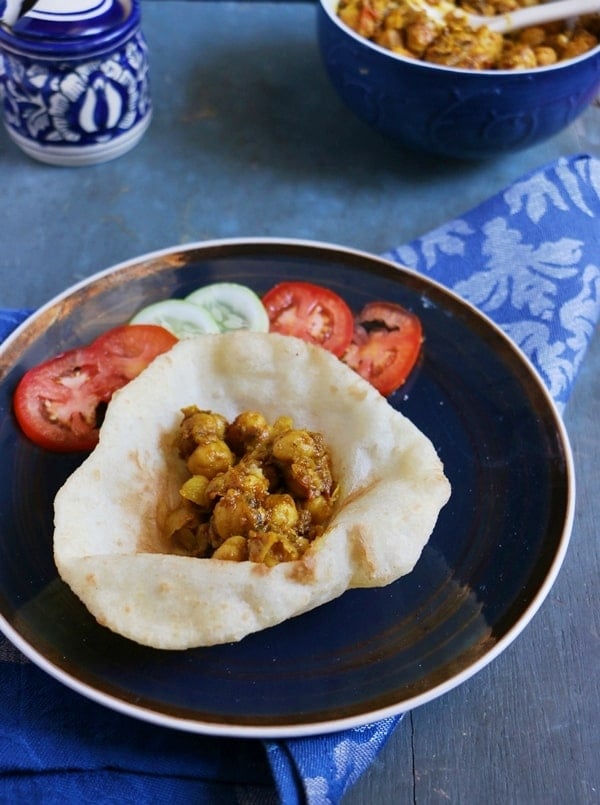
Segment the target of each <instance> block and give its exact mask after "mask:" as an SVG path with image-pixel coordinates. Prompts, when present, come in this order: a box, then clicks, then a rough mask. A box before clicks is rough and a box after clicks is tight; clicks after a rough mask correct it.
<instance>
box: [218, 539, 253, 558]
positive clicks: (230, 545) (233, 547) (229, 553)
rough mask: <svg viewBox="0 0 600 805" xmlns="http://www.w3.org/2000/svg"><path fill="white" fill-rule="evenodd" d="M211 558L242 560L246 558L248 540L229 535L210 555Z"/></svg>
mask: <svg viewBox="0 0 600 805" xmlns="http://www.w3.org/2000/svg"><path fill="white" fill-rule="evenodd" d="M212 558H213V559H224V560H226V561H228V562H244V561H245V560H246V559H247V558H248V541H247V540H246V539H245V537H239V536H238V537H229V539H226V540H225V542H224V543H223V544H222V545H219V547H218V548H217V550H216V551H215V552H214V553H213V555H212Z"/></svg>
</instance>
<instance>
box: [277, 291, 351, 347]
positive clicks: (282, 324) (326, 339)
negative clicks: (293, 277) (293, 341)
mask: <svg viewBox="0 0 600 805" xmlns="http://www.w3.org/2000/svg"><path fill="white" fill-rule="evenodd" d="M262 301H263V305H264V306H265V308H266V310H267V313H268V315H269V322H270V326H269V330H270V332H276V333H283V334H284V335H295V336H297V337H298V338H302V339H304V340H305V341H309V342H310V343H311V344H317V345H318V346H320V347H324V348H325V349H327V350H329V351H330V352H333V354H334V355H337V357H338V358H339V357H341V356H342V355H343V354H344V353H345V352H346V350H347V349H348V347H349V345H350V341H351V340H352V331H353V328H354V316H353V315H352V311H351V310H350V308H349V307H348V305H347V304H346V302H344V300H343V299H342V298H341V296H338V295H337V294H336V293H335V292H334V291H331V290H329V288H324V287H322V286H320V285H313V284H312V283H310V282H281V283H279V284H278V285H275V286H274V287H273V288H271V290H270V291H267V293H266V294H265V295H264V296H263V300H262Z"/></svg>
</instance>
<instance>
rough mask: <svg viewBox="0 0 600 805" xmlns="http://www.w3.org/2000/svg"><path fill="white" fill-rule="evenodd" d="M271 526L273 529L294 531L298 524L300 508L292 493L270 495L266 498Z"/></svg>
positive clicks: (266, 507)
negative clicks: (297, 506)
mask: <svg viewBox="0 0 600 805" xmlns="http://www.w3.org/2000/svg"><path fill="white" fill-rule="evenodd" d="M265 509H266V511H267V517H268V519H269V526H270V528H271V529H272V530H273V531H279V532H284V531H292V530H294V529H295V528H296V525H297V524H298V519H299V517H298V509H297V508H296V504H295V503H294V498H293V497H292V496H291V495H269V496H268V498H267V499H266V500H265Z"/></svg>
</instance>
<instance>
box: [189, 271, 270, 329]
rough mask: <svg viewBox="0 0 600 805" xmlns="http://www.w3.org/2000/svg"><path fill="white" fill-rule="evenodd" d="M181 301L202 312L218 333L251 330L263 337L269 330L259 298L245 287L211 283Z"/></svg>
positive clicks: (234, 283)
mask: <svg viewBox="0 0 600 805" xmlns="http://www.w3.org/2000/svg"><path fill="white" fill-rule="evenodd" d="M185 301H186V302H190V303H191V304H193V305H198V307H200V308H202V309H203V310H206V311H207V312H208V313H209V314H210V316H211V318H212V319H213V320H214V321H215V322H216V323H217V326H218V327H219V330H220V331H221V332H227V331H228V330H254V331H256V332H261V333H266V332H268V330H269V316H268V314H267V311H266V310H265V308H264V305H263V303H262V302H261V300H260V297H258V296H257V295H256V294H255V293H254V291H252V290H251V289H250V288H248V287H247V286H246V285H239V284H238V283H236V282H214V283H213V284H212V285H205V286H204V287H203V288H198V290H197V291H193V292H192V293H191V294H190V295H189V296H186V298H185Z"/></svg>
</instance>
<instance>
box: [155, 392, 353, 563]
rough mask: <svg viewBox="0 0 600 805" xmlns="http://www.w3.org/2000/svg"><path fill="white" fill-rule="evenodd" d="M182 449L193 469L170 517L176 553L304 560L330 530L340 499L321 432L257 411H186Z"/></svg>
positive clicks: (178, 446)
mask: <svg viewBox="0 0 600 805" xmlns="http://www.w3.org/2000/svg"><path fill="white" fill-rule="evenodd" d="M182 413H183V419H182V421H181V423H180V427H179V431H178V434H177V437H176V441H175V448H176V449H177V450H178V452H179V455H180V457H181V458H182V459H183V460H184V461H185V462H186V465H187V468H188V470H189V472H190V473H191V475H190V477H189V478H188V479H187V480H186V481H185V482H184V484H183V485H182V487H181V488H180V490H179V491H180V495H181V498H182V503H181V505H180V506H179V507H177V508H175V509H174V510H173V511H172V512H171V513H170V514H169V516H168V517H167V522H166V529H165V530H166V536H167V537H168V539H169V540H170V541H171V544H172V545H173V549H174V551H175V552H181V553H183V554H185V555H188V556H197V557H200V558H209V557H210V558H214V559H225V560H229V561H235V562H243V561H246V560H250V561H251V562H263V563H264V564H266V565H267V566H273V565H275V564H278V563H279V562H289V561H293V560H296V559H299V558H300V557H301V556H302V555H303V554H304V552H305V551H306V549H307V548H308V547H309V545H310V544H311V543H312V542H313V541H314V540H315V539H317V538H318V537H319V536H321V534H322V533H323V531H324V528H325V526H326V525H327V523H328V521H329V519H330V517H331V514H332V511H333V506H334V501H335V499H336V496H337V486H336V485H335V484H334V481H333V477H332V470H331V459H330V456H329V453H328V451H327V448H326V445H325V441H324V439H323V436H322V434H320V433H318V432H314V431H309V430H305V429H298V428H295V427H294V423H293V420H292V419H291V417H288V416H280V417H278V418H277V419H276V420H275V422H274V423H273V425H269V423H268V422H267V420H266V418H265V417H264V416H263V415H262V414H261V413H259V412H258V411H244V412H242V413H241V414H239V415H238V416H237V417H236V418H235V419H234V420H233V422H231V423H229V422H227V420H226V419H225V417H224V416H222V415H221V414H218V413H214V412H212V411H202V410H200V409H199V408H198V407H197V406H195V405H191V406H188V407H186V408H184V409H183V412H182Z"/></svg>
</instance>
